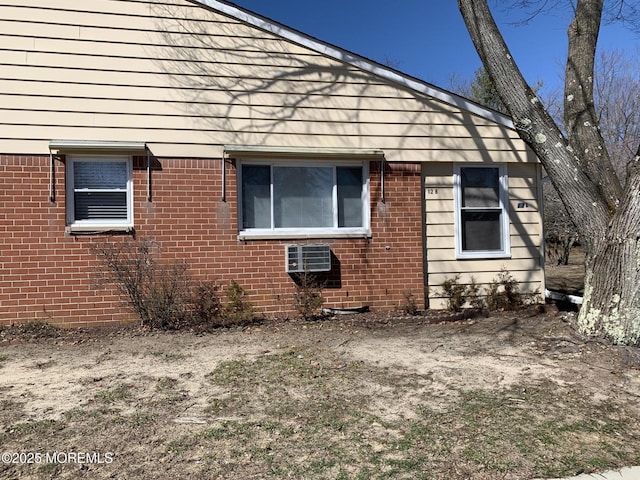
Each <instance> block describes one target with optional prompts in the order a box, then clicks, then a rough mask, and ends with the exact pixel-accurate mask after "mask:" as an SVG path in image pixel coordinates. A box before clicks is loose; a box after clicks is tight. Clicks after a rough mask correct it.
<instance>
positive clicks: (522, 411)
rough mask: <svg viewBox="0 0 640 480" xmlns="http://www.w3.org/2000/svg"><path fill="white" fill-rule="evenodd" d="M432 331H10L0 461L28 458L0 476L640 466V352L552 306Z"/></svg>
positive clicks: (351, 327)
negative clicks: (592, 337)
mask: <svg viewBox="0 0 640 480" xmlns="http://www.w3.org/2000/svg"><path fill="white" fill-rule="evenodd" d="M436 320H437V319H434V318H425V317H403V318H394V317H392V316H388V315H384V316H379V315H378V316H376V315H363V316H356V317H351V316H349V317H347V318H344V317H342V318H336V319H330V320H325V321H322V322H290V323H284V324H277V323H273V324H264V325H261V326H258V327H251V328H245V329H231V330H223V331H220V332H218V333H213V334H206V335H195V334H191V333H161V332H147V331H143V330H140V329H137V328H129V329H118V330H100V331H77V330H74V331H55V330H52V331H47V333H46V334H40V333H41V332H40V330H38V329H34V331H35V332H36V333H33V331H27V332H22V333H20V332H18V333H16V332H15V331H13V329H11V330H7V329H5V331H4V332H0V333H1V334H3V335H4V337H3V338H4V340H2V338H0V342H1V344H2V345H3V346H2V347H0V391H1V392H2V397H1V400H0V401H1V402H2V408H1V410H0V445H1V448H0V451H1V452H15V453H17V454H19V453H20V452H23V453H28V452H34V454H33V455H32V456H31V460H32V461H33V463H31V464H26V465H18V464H12V463H11V461H12V460H15V459H17V460H20V458H19V457H18V456H16V455H15V454H14V455H13V456H12V458H9V457H4V456H3V459H4V460H10V461H9V462H8V463H7V462H6V461H5V462H4V463H0V478H2V479H8V478H16V479H18V478H19V479H25V478H26V479H28V478H91V479H107V478H123V479H124V478H137V479H169V478H192V479H198V478H202V479H205V478H207V479H208V478H221V479H257V478H300V479H302V478H304V479H312V478H313V479H323V478H327V479H329V478H331V479H369V478H393V479H396V478H397V479H400V478H403V479H404V478H406V479H419V478H425V479H496V478H500V479H530V478H532V477H553V476H562V475H569V474H575V473H576V472H582V471H584V472H591V471H599V470H605V469H610V468H617V467H621V466H628V465H635V464H640V453H639V452H640V429H639V427H638V425H640V402H639V401H638V400H639V398H640V370H639V368H640V363H639V359H640V354H639V352H638V350H637V349H632V348H622V347H612V346H608V345H605V344H602V343H598V342H594V341H591V342H588V343H584V342H583V341H582V340H581V339H579V338H578V337H577V336H576V335H575V333H574V332H573V330H572V329H571V327H570V323H569V322H568V321H566V320H564V319H563V316H562V315H559V314H556V313H553V312H552V313H546V314H537V313H535V312H533V311H530V312H529V311H527V312H519V313H514V314H505V315H500V316H497V317H492V318H487V319H485V318H478V319H472V320H457V321H456V320H451V321H442V322H439V321H436ZM56 452H57V453H56ZM79 453H88V454H89V455H88V456H86V455H85V456H84V457H81V456H80V457H81V458H80V457H79V455H78V454H79ZM35 454H40V455H41V457H39V458H40V461H39V462H38V461H37V459H38V457H37V456H36V455H35ZM46 454H49V455H50V458H55V459H56V460H58V463H46V462H45V461H44V460H45V459H46V457H45V455H46ZM74 455H75V457H74ZM22 458H23V459H27V457H22ZM79 458H80V460H82V461H79ZM96 462H101V463H96Z"/></svg>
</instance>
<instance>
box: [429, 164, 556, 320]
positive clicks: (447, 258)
mask: <svg viewBox="0 0 640 480" xmlns="http://www.w3.org/2000/svg"><path fill="white" fill-rule="evenodd" d="M453 168H454V164H453V163H440V164H425V165H424V166H423V172H424V184H425V221H426V243H427V270H428V286H429V289H430V299H431V303H430V306H431V308H444V307H445V300H444V299H443V298H442V293H441V291H442V288H441V286H440V285H441V284H442V282H443V281H444V280H446V279H450V278H453V277H455V276H456V275H457V274H460V283H462V284H469V283H471V282H472V277H473V281H475V282H476V283H477V284H479V285H480V286H481V287H482V290H484V289H485V288H486V287H487V286H488V285H489V283H491V282H492V281H493V280H494V279H496V277H497V275H498V273H499V272H500V270H501V269H503V268H504V269H506V270H508V271H509V272H510V273H511V274H512V275H513V276H514V277H515V278H516V279H517V280H518V281H519V282H520V288H521V291H523V292H534V291H538V292H539V293H541V294H542V293H543V289H544V276H543V273H542V270H541V266H542V258H541V255H542V250H541V245H542V241H543V239H542V225H541V220H540V212H539V210H538V209H539V206H538V200H537V198H538V187H539V185H538V183H539V178H538V168H539V167H538V166H537V165H533V164H528V165H527V164H509V165H508V166H507V172H506V173H507V175H508V179H509V219H510V223H509V238H510V242H511V252H510V253H511V256H510V258H497V259H472V260H467V259H464V260H461V259H457V258H456V250H455V241H456V239H455V225H454V215H455V211H454V200H453V198H454V197H453ZM436 189H437V192H436V191H435V190H436ZM523 203H524V204H526V206H524V205H521V204H523ZM519 206H520V208H518V207H519Z"/></svg>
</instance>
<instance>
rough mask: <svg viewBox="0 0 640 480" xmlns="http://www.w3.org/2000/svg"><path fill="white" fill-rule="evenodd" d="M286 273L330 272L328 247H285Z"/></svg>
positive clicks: (329, 251) (329, 248)
mask: <svg viewBox="0 0 640 480" xmlns="http://www.w3.org/2000/svg"><path fill="white" fill-rule="evenodd" d="M285 252H286V253H285V255H286V258H285V261H286V262H287V263H286V266H287V273H304V272H328V271H329V270H331V247H330V246H329V245H287V246H286V247H285Z"/></svg>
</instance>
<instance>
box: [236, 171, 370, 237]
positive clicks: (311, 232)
mask: <svg viewBox="0 0 640 480" xmlns="http://www.w3.org/2000/svg"><path fill="white" fill-rule="evenodd" d="M243 165H262V166H269V167H271V169H273V167H332V168H333V192H332V200H333V206H334V207H337V173H336V167H362V195H361V200H362V222H363V226H362V227H337V226H334V227H307V228H305V227H295V228H275V227H272V228H243V227H242V222H243V217H242V215H243V210H244V208H243V204H242V166H243ZM236 172H237V189H236V190H237V191H236V194H237V199H238V219H237V220H238V239H240V240H245V239H255V240H258V239H287V238H301V237H304V238H369V237H371V212H370V201H369V198H370V189H369V182H370V180H369V162H368V161H363V160H358V161H356V160H341V159H337V160H323V161H320V162H318V161H310V160H304V159H300V160H291V159H286V160H285V159H273V160H272V159H255V160H254V159H251V160H247V159H239V160H238V161H237V163H236ZM269 188H270V198H271V224H272V225H273V215H274V211H273V199H274V195H273V172H272V174H271V184H270V187H269ZM337 218H338V212H337V210H336V211H334V225H335V224H336V223H335V222H337Z"/></svg>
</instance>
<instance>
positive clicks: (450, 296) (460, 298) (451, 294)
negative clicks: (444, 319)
mask: <svg viewBox="0 0 640 480" xmlns="http://www.w3.org/2000/svg"><path fill="white" fill-rule="evenodd" d="M459 281H460V274H457V275H456V276H455V277H453V278H447V279H445V281H444V282H442V283H441V284H440V287H441V288H442V295H443V296H444V297H445V298H446V299H447V310H449V311H451V312H460V311H462V307H463V306H464V304H465V302H466V301H467V298H466V297H467V287H466V285H461V284H460V283H458V282H459Z"/></svg>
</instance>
